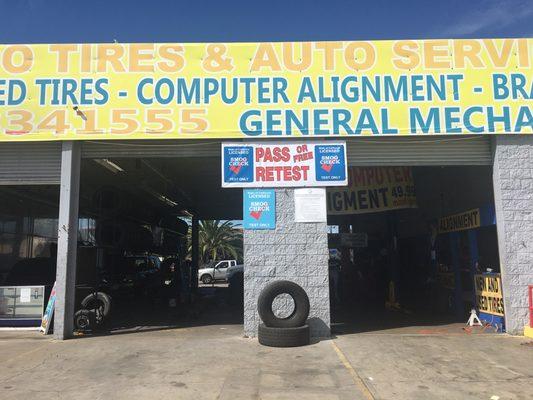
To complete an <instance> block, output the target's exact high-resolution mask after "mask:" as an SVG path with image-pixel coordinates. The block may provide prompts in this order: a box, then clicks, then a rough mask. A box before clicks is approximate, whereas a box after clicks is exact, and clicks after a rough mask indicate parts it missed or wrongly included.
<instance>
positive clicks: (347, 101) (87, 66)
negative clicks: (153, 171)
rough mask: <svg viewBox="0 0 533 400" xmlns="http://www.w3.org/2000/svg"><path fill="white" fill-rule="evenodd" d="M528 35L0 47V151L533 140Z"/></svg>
mask: <svg viewBox="0 0 533 400" xmlns="http://www.w3.org/2000/svg"><path fill="white" fill-rule="evenodd" d="M532 65H533V39H529V38H524V39H479V40H474V39H461V40H441V39H439V40H425V41H419V40H397V41H374V42H369V41H357V42H304V43H231V44H223V43H208V44H179V43H161V44H154V43H142V44H139V43H135V44H119V43H112V44H107V43H106V44H50V45H4V46H0V141H29V140H75V139H85V140H87V139H93V140H95V139H97V140H101V139H164V138H169V139H182V138H201V139H214V138H217V139H220V138H232V139H237V138H241V139H242V138H252V139H255V138H276V139H279V138H285V137H328V136H335V137H338V136H354V137H356V136H380V135H395V136H398V135H419V134H423V135H426V134H485V133H526V134H531V133H532V132H533V112H532V102H531V99H532V97H533V95H532V92H533V89H532V84H533V68H532Z"/></svg>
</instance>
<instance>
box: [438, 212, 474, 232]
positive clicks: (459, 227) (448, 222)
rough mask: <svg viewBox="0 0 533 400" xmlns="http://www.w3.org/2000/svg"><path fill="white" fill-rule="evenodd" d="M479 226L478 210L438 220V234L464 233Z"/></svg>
mask: <svg viewBox="0 0 533 400" xmlns="http://www.w3.org/2000/svg"><path fill="white" fill-rule="evenodd" d="M480 226H481V223H480V220H479V208H476V209H474V210H469V211H465V212H462V213H459V214H454V215H449V216H447V217H443V218H440V219H439V233H446V232H457V231H464V230H467V229H473V228H479V227H480Z"/></svg>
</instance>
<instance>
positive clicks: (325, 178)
mask: <svg viewBox="0 0 533 400" xmlns="http://www.w3.org/2000/svg"><path fill="white" fill-rule="evenodd" d="M347 184H348V180H347V172H346V143H345V142H332V141H328V142H322V143H265V144H262V143H247V144H243V143H225V144H222V187H307V186H345V185H347Z"/></svg>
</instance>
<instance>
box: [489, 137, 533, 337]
mask: <svg viewBox="0 0 533 400" xmlns="http://www.w3.org/2000/svg"><path fill="white" fill-rule="evenodd" d="M493 144H494V170H493V185H494V203H495V208H496V226H497V230H498V249H499V253H500V268H501V273H502V286H503V295H504V307H505V324H506V327H507V332H509V333H512V334H523V332H524V331H523V329H524V326H525V325H526V323H527V322H528V317H527V315H528V293H527V285H528V284H530V285H531V284H533V173H532V172H533V136H531V135H523V136H503V135H499V136H495V137H494V141H493Z"/></svg>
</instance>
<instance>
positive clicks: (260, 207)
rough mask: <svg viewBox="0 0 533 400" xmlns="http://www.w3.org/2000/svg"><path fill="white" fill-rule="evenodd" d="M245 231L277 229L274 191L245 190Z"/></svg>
mask: <svg viewBox="0 0 533 400" xmlns="http://www.w3.org/2000/svg"><path fill="white" fill-rule="evenodd" d="M243 226H244V229H276V192H275V191H274V189H245V190H243Z"/></svg>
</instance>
